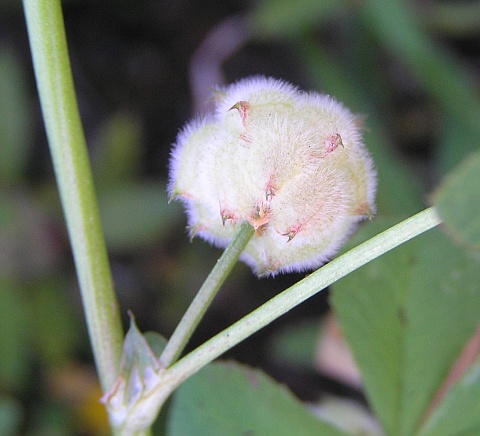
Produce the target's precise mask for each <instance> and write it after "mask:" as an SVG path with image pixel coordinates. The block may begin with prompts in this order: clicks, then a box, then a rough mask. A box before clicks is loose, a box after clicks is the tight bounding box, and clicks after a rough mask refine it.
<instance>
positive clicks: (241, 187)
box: [169, 77, 377, 275]
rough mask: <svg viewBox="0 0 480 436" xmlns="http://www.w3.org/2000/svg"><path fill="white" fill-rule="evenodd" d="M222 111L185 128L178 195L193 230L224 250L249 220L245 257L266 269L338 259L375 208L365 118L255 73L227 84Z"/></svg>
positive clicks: (173, 175)
mask: <svg viewBox="0 0 480 436" xmlns="http://www.w3.org/2000/svg"><path fill="white" fill-rule="evenodd" d="M215 102H216V110H215V112H214V113H213V114H211V115H210V116H208V117H206V118H203V119H196V120H193V121H191V122H190V123H189V124H187V125H186V127H185V128H184V129H183V130H182V131H181V132H180V133H179V135H178V138H177V142H176V144H175V145H174V147H173V151H172V155H171V161H170V183H169V194H170V198H171V199H179V200H181V201H183V202H184V204H185V207H186V211H187V215H188V225H189V229H190V233H191V235H192V236H197V235H198V236H200V237H202V238H204V239H206V240H207V241H209V242H211V243H213V244H215V245H217V246H220V247H224V246H226V245H227V244H228V242H229V241H230V240H231V239H232V237H233V235H234V234H235V232H236V230H237V228H238V226H239V225H240V224H241V223H242V222H244V221H248V222H249V223H250V224H251V225H252V226H253V227H254V228H255V234H254V236H253V237H252V239H251V240H250V242H249V243H248V245H247V247H246V248H245V251H244V252H243V254H242V257H241V258H242V260H244V261H245V262H246V263H247V264H249V265H250V266H251V267H252V268H253V270H254V272H256V273H257V274H259V275H269V274H270V275H274V274H276V273H278V272H287V271H305V270H309V269H313V268H317V267H319V266H320V265H322V264H323V263H325V262H326V261H327V260H329V259H330V258H331V257H332V256H333V255H334V254H335V253H336V252H337V250H338V249H339V247H340V246H341V245H342V244H343V243H344V242H345V240H346V239H347V238H348V236H349V235H350V234H351V233H352V231H353V230H354V228H355V225H356V224H357V223H358V221H360V220H361V219H363V218H365V217H369V216H371V215H372V214H373V212H374V197H375V190H376V184H377V182H376V173H375V170H374V166H373V162H372V159H371V157H370V155H369V153H368V151H367V150H366V148H365V146H364V144H363V142H362V137H361V132H360V130H361V120H360V119H359V118H358V117H356V116H355V115H353V114H352V113H351V112H350V111H349V110H348V109H347V108H346V107H345V106H343V105H342V104H341V103H339V102H337V101H336V100H334V99H333V98H331V97H329V96H328V95H321V94H317V93H306V92H302V91H299V90H298V89H297V88H296V87H294V86H292V85H290V84H288V83H285V82H283V81H280V80H276V79H272V78H265V77H253V78H247V79H244V80H241V81H239V82H237V83H235V84H232V85H230V86H227V87H225V88H222V89H218V90H216V92H215Z"/></svg>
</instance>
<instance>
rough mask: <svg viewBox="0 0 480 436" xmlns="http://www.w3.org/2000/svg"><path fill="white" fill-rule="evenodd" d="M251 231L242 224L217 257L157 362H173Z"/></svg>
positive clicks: (251, 229) (250, 227) (163, 363)
mask: <svg viewBox="0 0 480 436" xmlns="http://www.w3.org/2000/svg"><path fill="white" fill-rule="evenodd" d="M253 233H254V230H253V227H252V226H251V225H250V224H249V223H248V222H245V223H243V224H242V225H241V226H240V228H239V229H238V231H237V233H236V234H235V237H234V238H233V240H232V241H231V242H230V244H229V245H228V247H227V248H226V250H225V251H224V252H223V254H222V256H221V257H220V259H218V261H217V263H216V264H215V266H214V267H213V269H212V271H211V272H210V274H209V275H208V277H207V279H206V280H205V282H204V283H203V285H202V287H201V288H200V290H199V291H198V293H197V295H196V296H195V298H194V299H193V301H192V303H191V304H190V307H189V308H188V309H187V311H186V312H185V314H184V315H183V318H182V320H181V321H180V323H179V324H178V326H177V328H176V329H175V331H174V332H173V335H172V337H171V338H170V340H169V341H168V343H167V345H166V347H165V349H164V350H163V353H162V355H161V356H160V363H161V364H162V365H163V366H164V367H165V368H168V367H169V366H170V365H171V364H172V363H174V362H175V361H176V360H177V359H178V357H179V356H180V354H181V353H182V351H183V349H184V348H185V346H186V344H187V343H188V341H189V339H190V337H191V336H192V334H193V331H194V330H195V328H196V327H197V325H198V323H199V322H200V320H201V319H202V317H203V315H204V314H205V312H206V310H207V308H208V307H209V305H210V303H211V302H212V300H213V299H214V297H215V295H216V294H217V292H218V290H219V289H220V286H221V285H222V283H223V282H224V281H225V279H226V278H227V276H228V274H229V273H230V271H231V270H232V268H233V266H234V265H235V263H236V262H237V260H238V258H239V256H240V254H241V253H242V251H243V249H244V248H245V247H246V245H247V244H248V241H250V239H251V237H252V236H253Z"/></svg>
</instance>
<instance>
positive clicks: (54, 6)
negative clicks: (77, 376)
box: [23, 0, 123, 391]
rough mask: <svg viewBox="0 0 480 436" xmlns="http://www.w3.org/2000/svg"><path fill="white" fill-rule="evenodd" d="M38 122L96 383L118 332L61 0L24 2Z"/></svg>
mask: <svg viewBox="0 0 480 436" xmlns="http://www.w3.org/2000/svg"><path fill="white" fill-rule="evenodd" d="M23 6H24V10H25V16H26V21H27V28H28V34H29V39H30V47H31V51H32V57H33V66H34V70H35V76H36V79H37V87H38V91H39V95H40V103H41V106H42V112H43V118H44V122H45V127H46V131H47V137H48V141H49V145H50V152H51V155H52V159H53V164H54V168H55V175H56V178H57V183H58V187H59V191H60V197H61V201H62V206H63V210H64V213H65V219H66V224H67V228H68V233H69V237H70V242H71V245H72V250H73V255H74V259H75V266H76V269H77V274H78V280H79V283H80V290H81V294H82V301H83V305H84V309H85V314H86V320H87V325H88V330H89V334H90V340H91V343H92V348H93V353H94V357H95V362H96V365H97V370H98V374H99V378H100V382H101V385H102V388H103V390H104V391H106V390H108V389H109V388H110V387H111V385H112V384H113V382H114V380H115V379H116V377H117V375H118V369H119V364H120V359H121V354H122V342H123V332H122V326H121V322H120V316H119V312H118V305H117V299H116V296H115V292H114V289H113V281H112V277H111V271H110V266H109V262H108V256H107V251H106V247H105V242H104V238H103V233H102V229H101V225H100V218H99V213H98V206H97V201H96V196H95V192H94V187H93V180H92V174H91V168H90V162H89V158H88V151H87V147H86V142H85V137H84V133H83V128H82V124H81V121H80V116H79V113H78V105H77V100H76V96H75V91H74V86H73V78H72V73H71V68H70V61H69V57H68V50H67V42H66V37H65V29H64V23H63V16H62V9H61V2H60V0H23Z"/></svg>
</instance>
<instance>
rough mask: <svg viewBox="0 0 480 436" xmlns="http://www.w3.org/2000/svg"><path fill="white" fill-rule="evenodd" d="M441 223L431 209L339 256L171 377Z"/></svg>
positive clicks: (183, 362)
mask: <svg viewBox="0 0 480 436" xmlns="http://www.w3.org/2000/svg"><path fill="white" fill-rule="evenodd" d="M440 223H441V219H440V217H439V216H438V214H437V212H436V210H435V209H434V208H433V207H431V208H428V209H425V210H424V211H422V212H420V213H418V214H416V215H414V216H412V217H410V218H408V219H406V220H405V221H402V222H401V223H399V224H397V225H395V226H393V227H391V228H389V229H387V230H385V231H384V232H382V233H380V234H378V235H377V236H375V237H373V238H371V239H369V240H368V241H365V242H364V243H362V244H360V245H358V246H357V247H355V248H354V249H352V250H350V251H348V252H347V253H345V254H343V255H341V256H339V257H337V258H336V259H334V260H332V261H331V262H330V263H328V264H327V265H324V266H323V267H322V268H320V269H318V270H317V271H315V272H313V273H312V274H310V275H309V276H308V277H306V278H305V279H303V280H301V281H300V282H298V283H296V284H295V285H293V286H291V287H290V288H288V289H287V290H285V291H283V292H282V293H281V294H279V295H277V296H275V297H273V298H272V299H271V300H269V301H268V302H266V303H265V304H263V305H262V306H260V307H259V308H258V309H256V310H254V311H253V312H251V313H250V314H248V315H246V316H245V317H243V318H242V319H240V320H239V321H237V322H236V323H235V324H233V325H231V326H230V327H228V328H227V329H225V330H223V331H222V332H220V333H219V334H217V335H216V336H214V337H213V338H211V339H209V340H208V341H206V342H205V343H204V344H202V345H201V346H199V347H198V348H196V349H195V350H193V351H192V352H191V353H189V354H188V355H186V356H185V357H183V358H182V359H180V360H179V361H178V362H177V363H176V364H174V365H173V366H172V367H171V368H170V369H169V370H168V373H169V378H170V379H173V380H175V385H176V386H178V384H180V383H181V382H183V381H184V380H185V379H187V378H188V377H190V376H191V375H192V374H194V373H195V372H197V371H198V370H199V369H201V368H202V367H203V366H205V365H207V364H208V363H210V362H211V361H212V360H214V359H216V358H217V357H219V356H220V355H221V354H223V353H225V352H226V351H228V350H229V349H230V348H232V347H234V346H235V345H237V344H238V343H240V342H241V341H243V340H244V339H246V338H247V337H249V336H250V335H252V334H253V333H255V332H257V331H258V330H260V329H261V328H263V327H265V326H266V325H268V324H270V323H271V322H272V321H274V320H275V319H277V318H279V317H280V316H281V315H283V314H284V313H286V312H288V311H289V310H291V309H293V308H294V307H296V306H298V305H299V304H300V303H302V302H304V301H305V300H307V299H308V298H310V297H312V296H313V295H315V294H317V293H318V292H320V291H321V290H323V289H325V288H326V287H327V286H329V285H331V284H332V283H334V282H336V281H337V280H339V279H341V278H342V277H344V276H346V275H347V274H349V273H351V272H352V271H354V270H356V269H358V268H360V267H361V266H363V265H365V264H367V263H368V262H370V261H372V260H373V259H375V258H377V257H379V256H381V255H382V254H384V253H386V252H387V251H390V250H392V249H393V248H395V247H397V246H398V245H401V244H403V243H404V242H407V241H408V240H410V239H412V238H414V237H415V236H418V235H420V234H422V233H423V232H426V231H427V230H429V229H431V228H433V227H435V226H437V225H438V224H440Z"/></svg>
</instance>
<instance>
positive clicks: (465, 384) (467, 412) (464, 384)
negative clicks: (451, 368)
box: [419, 362, 480, 436]
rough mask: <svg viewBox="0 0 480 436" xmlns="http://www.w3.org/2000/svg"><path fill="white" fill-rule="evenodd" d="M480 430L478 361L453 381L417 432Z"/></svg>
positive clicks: (444, 435) (440, 434)
mask: <svg viewBox="0 0 480 436" xmlns="http://www.w3.org/2000/svg"><path fill="white" fill-rule="evenodd" d="M452 434H465V435H467V434H471V435H475V434H480V362H477V363H476V364H474V365H473V366H472V367H471V368H470V369H469V370H468V371H467V372H466V373H465V375H464V376H463V377H462V378H461V379H460V380H459V381H458V382H457V383H455V384H454V385H453V386H452V387H451V388H450V390H449V391H448V393H447V394H446V396H445V397H444V399H443V401H442V403H441V404H440V406H439V407H438V408H437V409H436V410H435V412H434V413H433V415H432V416H431V417H430V419H429V420H428V421H427V422H426V424H425V426H424V427H423V429H422V431H420V433H419V435H421V436H450V435H452Z"/></svg>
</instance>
